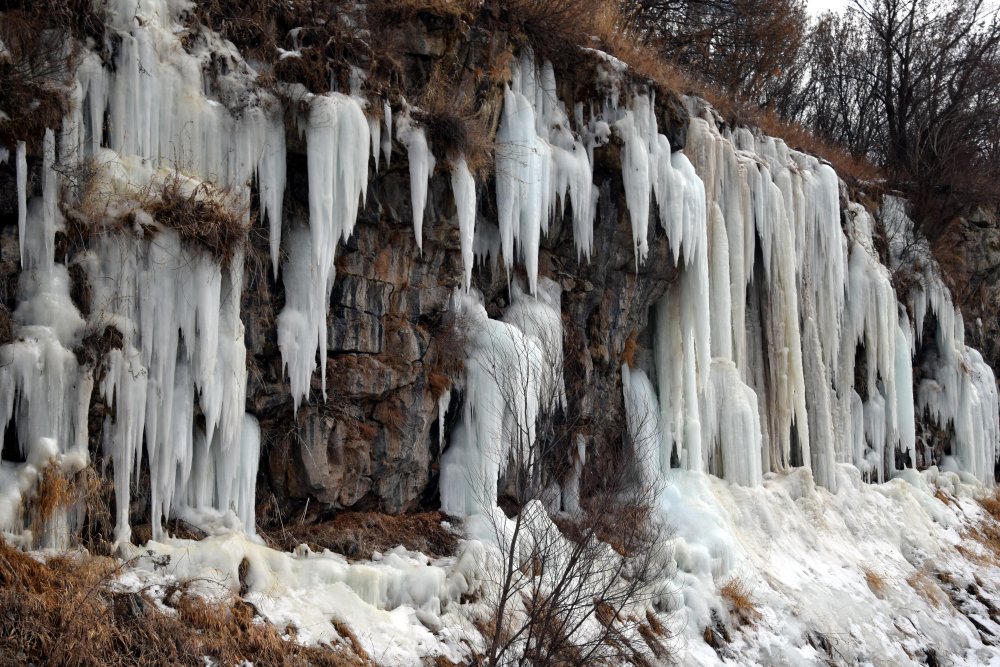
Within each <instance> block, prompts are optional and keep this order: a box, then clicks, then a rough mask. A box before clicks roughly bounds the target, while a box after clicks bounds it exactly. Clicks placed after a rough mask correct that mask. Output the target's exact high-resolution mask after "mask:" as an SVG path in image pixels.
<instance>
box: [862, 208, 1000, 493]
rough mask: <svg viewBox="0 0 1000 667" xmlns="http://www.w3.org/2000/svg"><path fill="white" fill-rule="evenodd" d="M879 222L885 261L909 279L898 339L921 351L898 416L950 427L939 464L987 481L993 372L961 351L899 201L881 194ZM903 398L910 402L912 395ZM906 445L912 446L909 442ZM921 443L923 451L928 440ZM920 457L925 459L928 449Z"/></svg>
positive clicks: (940, 285)
mask: <svg viewBox="0 0 1000 667" xmlns="http://www.w3.org/2000/svg"><path fill="white" fill-rule="evenodd" d="M881 218H882V220H883V224H884V226H885V230H886V236H887V237H888V241H889V254H890V264H891V265H892V267H893V268H894V269H895V270H899V271H911V272H914V273H915V274H916V275H915V276H914V278H915V280H913V281H912V287H911V288H910V293H909V294H908V295H906V296H907V298H908V300H909V303H910V306H911V312H912V313H913V318H914V321H913V323H912V327H911V326H904V327H903V330H902V336H903V337H904V338H905V339H906V341H907V343H908V344H909V346H910V347H911V348H912V349H914V350H919V351H920V352H921V354H919V356H918V362H919V365H920V369H921V371H922V379H921V381H920V383H919V384H918V385H917V387H916V396H915V398H916V400H915V401H913V400H909V401H906V402H905V405H904V401H902V400H901V401H900V407H899V411H900V413H901V414H903V412H904V411H907V415H908V416H909V415H910V414H912V411H914V410H916V411H917V416H918V417H920V416H921V415H922V414H924V413H926V414H928V415H930V416H931V417H932V418H933V419H934V420H935V421H936V422H937V423H938V424H939V425H940V426H942V427H947V426H948V425H951V426H952V427H953V428H954V430H955V446H954V448H953V451H952V454H953V456H954V460H953V461H947V462H946V463H948V464H954V466H955V467H956V468H958V469H960V470H964V471H967V472H970V473H972V474H973V475H975V476H976V478H977V479H979V480H980V481H982V482H984V483H988V482H989V481H990V480H992V479H993V473H994V467H995V465H996V461H997V459H998V457H1000V431H998V429H1000V426H998V424H997V420H996V415H997V413H998V410H1000V406H998V401H997V390H996V383H995V381H994V375H993V371H992V369H991V368H990V367H989V365H988V364H986V363H985V362H984V361H983V358H982V355H981V354H980V353H979V351H978V350H975V349H972V348H969V347H966V346H965V344H964V340H965V324H964V322H963V320H962V315H961V312H959V310H958V309H957V308H956V307H955V305H954V303H953V302H952V298H951V292H950V291H949V290H948V288H947V286H946V285H945V284H944V281H943V280H942V278H941V272H940V269H939V268H938V266H937V264H936V262H934V260H933V258H932V255H931V252H930V248H929V246H928V244H927V241H926V239H924V238H922V237H920V236H919V235H918V234H917V233H916V232H915V230H914V225H913V222H912V221H911V220H910V218H909V217H908V216H907V213H906V204H905V202H904V201H903V200H901V199H898V198H896V197H886V198H885V200H884V201H883V204H882V210H881ZM915 260H919V265H917V264H915ZM929 315H930V316H932V317H933V318H934V320H935V323H936V326H934V327H933V330H932V333H933V340H924V337H925V335H926V333H927V332H926V328H927V327H926V326H925V325H926V324H927V322H928V316H929ZM909 398H911V399H912V398H914V397H913V395H912V394H911V395H910V396H909ZM907 435H908V437H910V436H909V434H907ZM913 441H914V447H916V444H917V443H916V442H915V438H914V440H913ZM922 446H924V447H925V448H926V447H927V443H922ZM925 457H926V458H928V459H929V458H930V457H931V452H929V451H927V452H926V453H925Z"/></svg>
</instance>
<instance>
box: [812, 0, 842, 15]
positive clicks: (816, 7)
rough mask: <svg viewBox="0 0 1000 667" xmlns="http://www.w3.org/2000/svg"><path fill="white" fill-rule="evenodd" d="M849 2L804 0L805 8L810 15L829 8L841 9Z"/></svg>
mask: <svg viewBox="0 0 1000 667" xmlns="http://www.w3.org/2000/svg"><path fill="white" fill-rule="evenodd" d="M849 2H850V0H806V8H807V9H808V11H809V15H810V16H819V15H820V14H822V13H823V12H825V11H827V10H829V9H832V10H834V11H837V12H839V11H843V9H844V7H846V6H847V4H848V3H849Z"/></svg>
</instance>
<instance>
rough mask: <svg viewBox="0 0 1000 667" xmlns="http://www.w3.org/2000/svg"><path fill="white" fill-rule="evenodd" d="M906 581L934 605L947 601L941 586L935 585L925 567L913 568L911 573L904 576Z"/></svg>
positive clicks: (937, 605)
mask: <svg viewBox="0 0 1000 667" xmlns="http://www.w3.org/2000/svg"><path fill="white" fill-rule="evenodd" d="M906 583H907V584H909V586H910V588H912V589H913V590H915V591H916V592H917V594H918V595H920V597H922V598H924V599H925V600H927V601H928V602H929V603H930V604H931V605H932V606H934V607H940V606H942V605H944V604H945V602H947V601H948V598H947V596H946V595H945V594H944V593H943V592H942V591H941V587H940V586H938V585H937V583H936V582H935V581H934V578H933V577H932V576H931V574H930V572H929V571H928V570H927V569H926V568H923V567H921V568H917V569H916V570H914V571H913V574H911V575H910V576H908V577H907V578H906Z"/></svg>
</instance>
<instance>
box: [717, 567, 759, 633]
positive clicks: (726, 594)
mask: <svg viewBox="0 0 1000 667" xmlns="http://www.w3.org/2000/svg"><path fill="white" fill-rule="evenodd" d="M719 593H720V594H721V595H722V599H723V600H725V601H726V603H727V604H728V605H729V610H730V611H731V612H732V613H734V614H735V615H736V618H737V619H739V622H740V624H741V625H755V624H756V623H757V621H759V620H760V618H761V613H760V610H759V609H757V603H756V602H755V601H754V599H753V596H752V594H751V592H750V585H749V584H748V583H747V581H746V580H745V579H744V578H743V577H733V578H731V579H730V580H729V581H727V582H726V583H725V584H723V586H722V588H720V589H719Z"/></svg>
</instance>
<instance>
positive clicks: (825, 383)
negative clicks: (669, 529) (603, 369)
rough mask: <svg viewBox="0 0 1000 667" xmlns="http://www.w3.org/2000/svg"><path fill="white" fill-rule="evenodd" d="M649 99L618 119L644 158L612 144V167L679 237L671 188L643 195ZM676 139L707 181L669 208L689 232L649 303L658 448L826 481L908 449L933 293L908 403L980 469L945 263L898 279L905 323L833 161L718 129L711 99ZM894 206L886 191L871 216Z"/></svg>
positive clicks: (982, 425) (974, 371)
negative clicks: (680, 258) (908, 285)
mask: <svg viewBox="0 0 1000 667" xmlns="http://www.w3.org/2000/svg"><path fill="white" fill-rule="evenodd" d="M648 106H649V105H648V101H647V100H646V99H644V98H643V97H642V96H638V97H637V98H636V100H634V101H633V102H632V104H631V108H630V109H629V111H628V112H627V113H626V114H625V116H624V118H623V119H622V120H620V121H618V123H617V124H616V131H618V132H620V133H621V134H622V135H623V142H624V144H625V147H626V148H625V151H626V153H628V152H629V151H633V152H634V153H636V154H639V155H641V156H643V157H644V159H646V160H648V167H647V168H646V169H645V170H642V169H639V168H637V167H635V165H634V160H633V159H632V157H629V156H627V155H626V156H624V157H623V171H624V172H628V170H629V169H630V165H631V167H635V168H634V169H633V171H634V172H636V171H637V172H641V173H640V175H639V177H636V176H635V174H633V176H632V179H633V183H632V184H631V185H630V184H629V176H628V175H627V173H624V174H623V179H624V180H625V182H626V190H627V191H628V190H629V189H630V188H633V187H635V188H640V187H641V188H645V189H646V190H645V192H644V193H643V194H642V195H641V196H640V195H635V196H633V197H630V198H629V199H628V201H629V207H630V211H631V212H632V213H633V214H634V207H635V208H640V210H642V209H641V207H643V206H645V202H649V201H655V203H656V204H657V205H658V207H659V209H660V214H661V215H660V219H661V222H662V223H663V225H664V228H665V229H666V230H667V238H668V240H669V242H670V243H671V247H673V248H674V249H675V253H676V251H677V250H676V249H677V246H676V245H675V238H676V237H677V233H676V232H675V231H672V230H674V229H677V228H676V227H671V226H670V225H671V221H672V220H674V219H675V218H674V214H671V213H669V212H668V213H666V214H665V213H664V205H665V204H666V205H667V206H670V205H672V204H671V203H670V202H671V201H673V202H674V203H673V205H676V199H674V200H671V199H669V198H664V201H661V199H660V197H659V196H658V195H657V194H656V192H655V191H654V192H653V193H652V196H651V195H650V193H649V190H653V189H654V188H652V187H651V186H650V185H648V183H651V182H652V179H651V178H650V177H642V173H646V174H650V173H653V172H654V171H655V168H654V167H653V166H652V165H653V163H654V161H656V160H655V158H654V156H655V151H654V150H653V147H654V146H655V145H656V143H657V142H654V141H650V140H647V141H641V142H636V137H637V136H639V135H641V134H642V132H643V130H642V129H641V128H642V127H643V124H642V123H639V122H636V121H635V120H634V119H635V118H641V117H643V116H644V115H645V114H646V111H645V110H646V109H647V108H648ZM654 122H655V121H654ZM653 127H654V130H653V131H654V132H655V125H654V126H653ZM647 132H648V131H647ZM647 136H651V135H649V134H647ZM630 142H631V143H633V144H635V147H633V148H629V145H630ZM684 152H685V153H686V154H687V155H688V156H690V158H691V161H692V162H693V164H694V167H695V169H696V171H697V174H698V177H697V178H696V181H697V183H695V184H694V185H693V186H691V190H692V191H693V192H695V193H696V194H695V195H694V196H695V198H696V200H697V197H698V194H699V187H698V186H699V185H700V183H704V199H703V202H702V203H696V204H695V205H693V206H689V207H687V208H686V210H685V212H684V213H683V214H682V217H681V218H680V219H681V220H683V221H684V227H682V229H691V230H692V235H691V236H688V235H685V236H684V237H683V238H684V241H682V242H680V244H678V245H681V246H682V247H683V243H688V242H691V241H692V239H694V238H698V236H697V235H698V234H699V233H700V238H698V241H697V242H694V243H693V244H692V245H693V246H694V247H695V248H696V250H695V251H694V252H693V253H692V256H691V257H685V258H686V260H687V261H686V262H685V263H683V265H682V270H681V274H680V276H679V278H678V280H677V281H676V282H675V283H674V284H673V285H672V286H671V287H670V288H669V289H668V291H667V293H666V294H665V295H664V297H663V298H662V299H661V301H660V302H659V304H658V305H657V311H656V320H655V323H654V330H653V341H654V352H655V377H656V382H655V386H656V388H657V394H658V395H657V396H656V397H655V398H656V400H657V401H658V402H659V405H660V408H659V409H660V420H659V428H660V433H661V442H660V447H661V449H662V450H663V453H661V455H660V457H659V458H660V459H661V460H666V461H669V460H670V459H671V456H673V457H674V458H676V460H679V462H680V465H681V466H682V467H684V468H688V469H691V470H706V471H708V472H711V473H713V474H716V475H718V476H720V477H724V478H726V479H728V480H730V481H734V482H738V483H741V484H753V483H755V482H756V481H758V480H759V479H760V477H761V474H762V473H764V472H768V471H772V470H780V469H782V468H785V467H787V466H797V465H804V466H807V467H810V468H811V469H812V471H813V474H814V475H815V477H816V479H817V481H818V482H819V483H821V484H822V485H824V486H826V487H827V488H830V489H833V490H835V489H836V488H837V484H838V472H837V470H838V465H839V464H842V463H847V464H852V465H854V466H856V467H857V468H858V469H860V470H861V471H862V473H863V475H864V476H865V477H866V478H867V479H869V480H873V481H874V480H885V479H888V478H889V477H891V476H892V475H893V474H894V473H895V472H896V471H897V470H898V469H900V468H904V467H906V468H912V467H914V466H915V465H916V463H917V449H916V448H917V442H916V428H915V419H916V417H917V415H915V408H914V386H913V382H914V376H913V364H914V357H915V355H916V354H917V352H918V349H917V346H919V344H920V337H921V335H922V331H923V321H924V318H925V313H926V312H927V310H928V306H930V308H931V310H932V311H933V312H934V314H935V315H936V316H937V318H938V326H937V328H936V329H935V332H936V333H935V335H936V337H937V340H936V344H935V346H934V348H935V352H934V354H933V355H932V359H931V360H930V361H925V362H924V364H925V366H926V367H927V373H926V375H927V376H928V379H926V380H924V381H922V382H921V384H920V386H919V388H918V395H917V397H916V398H917V400H916V408H917V409H918V410H927V411H928V412H929V413H931V414H932V416H934V418H935V419H936V420H937V421H938V422H939V423H942V424H945V423H949V422H950V423H953V424H954V425H955V428H956V458H957V462H956V466H957V467H959V468H961V469H962V470H965V471H967V472H970V473H972V474H973V475H975V476H976V477H977V478H979V479H980V480H981V481H982V482H984V483H989V482H990V480H992V475H993V466H994V464H995V462H996V460H997V451H998V450H997V447H998V444H997V443H998V442H1000V437H998V431H997V428H998V426H997V403H996V401H997V398H996V395H997V394H996V389H995V382H994V378H993V373H992V371H991V370H990V369H989V368H988V366H986V364H983V363H982V361H981V356H980V355H979V354H978V353H977V352H976V351H975V350H970V349H968V348H966V347H965V345H964V342H963V339H964V336H963V331H962V323H961V314H960V313H959V312H957V310H956V308H955V307H954V305H953V304H952V303H951V300H950V296H949V294H948V291H947V289H946V288H945V287H944V285H943V284H942V283H941V281H940V278H938V277H936V274H933V275H931V274H929V275H928V276H927V277H926V278H925V280H923V281H921V282H920V284H921V285H924V287H919V288H916V289H915V290H914V292H913V293H912V294H910V295H903V296H904V298H906V299H907V300H908V301H909V302H910V304H911V306H912V310H913V312H914V313H915V320H916V321H915V322H914V323H912V324H911V323H910V321H909V318H908V316H907V310H906V304H904V303H900V302H899V300H898V299H897V295H896V293H895V291H894V288H893V284H892V279H891V276H890V273H889V270H888V268H887V267H886V266H884V265H883V264H882V263H881V262H880V259H879V255H878V253H877V251H876V248H875V241H874V234H875V233H876V221H875V219H874V218H873V217H872V216H871V215H870V214H869V213H868V212H867V211H866V210H865V209H864V208H863V207H862V206H860V205H858V204H854V203H850V204H849V205H848V207H847V209H846V210H845V211H842V210H841V203H840V202H841V198H840V192H839V180H838V178H837V175H836V173H835V172H834V171H833V169H832V168H831V167H829V166H828V165H825V164H821V163H819V162H818V161H817V160H816V159H815V158H813V157H811V156H807V155H804V154H801V153H798V152H796V151H792V150H789V149H788V148H787V147H786V146H785V145H784V144H783V143H782V142H781V141H780V140H776V139H773V138H769V137H761V136H756V135H753V134H752V133H750V132H749V131H747V130H744V129H737V130H733V131H726V132H724V133H722V132H720V131H719V130H718V129H717V128H716V124H715V122H714V120H713V119H712V118H711V116H710V115H708V112H706V115H705V117H703V118H701V117H694V118H692V120H691V124H690V127H689V129H688V138H687V146H686V147H685V151H684ZM674 158H675V159H676V154H675V156H674ZM658 164H659V165H662V164H663V162H662V161H658ZM675 172H676V173H678V174H681V173H683V172H682V171H680V170H675ZM660 177H661V178H662V172H661V176H660ZM674 182H679V183H683V182H684V181H683V180H682V179H677V180H675V181H674ZM665 189H666V188H661V190H665ZM675 192H676V191H675ZM633 202H636V203H634V204H633ZM898 209H899V204H898V202H895V201H894V200H892V199H887V203H886V210H885V211H883V217H887V216H888V217H891V216H892V215H896V214H897V213H898ZM906 222H907V223H908V221H906ZM883 224H889V225H891V224H896V223H892V222H883ZM699 230H700V231H699ZM685 233H686V232H685ZM642 242H643V241H642V239H641V238H640V239H639V240H638V241H637V249H640V250H641V248H642ZM911 245H912V244H911ZM699 247H701V248H704V249H705V251H704V254H698V250H697V248H699ZM900 247H902V245H901V246H900ZM928 256H929V253H928ZM639 257H640V258H641V253H640V255H639ZM709 350H710V351H711V352H710V360H709V353H708V351H709ZM860 370H863V371H864V372H863V373H860V372H859V371H860ZM636 372H637V371H636V370H635V369H632V370H631V372H630V374H629V375H630V376H631V377H632V378H633V379H631V380H629V381H627V382H625V383H624V384H625V385H626V387H625V396H626V405H627V406H628V410H629V413H630V414H637V413H639V412H641V411H643V410H645V409H647V408H646V403H648V400H647V399H645V398H643V396H644V395H643V393H642V392H641V391H639V390H638V389H637V385H636V380H635V379H634V378H635V374H636ZM857 378H860V382H861V384H860V385H856V382H857ZM959 431H961V432H959ZM633 436H634V434H633ZM926 460H929V454H928V455H927V459H926Z"/></svg>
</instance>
